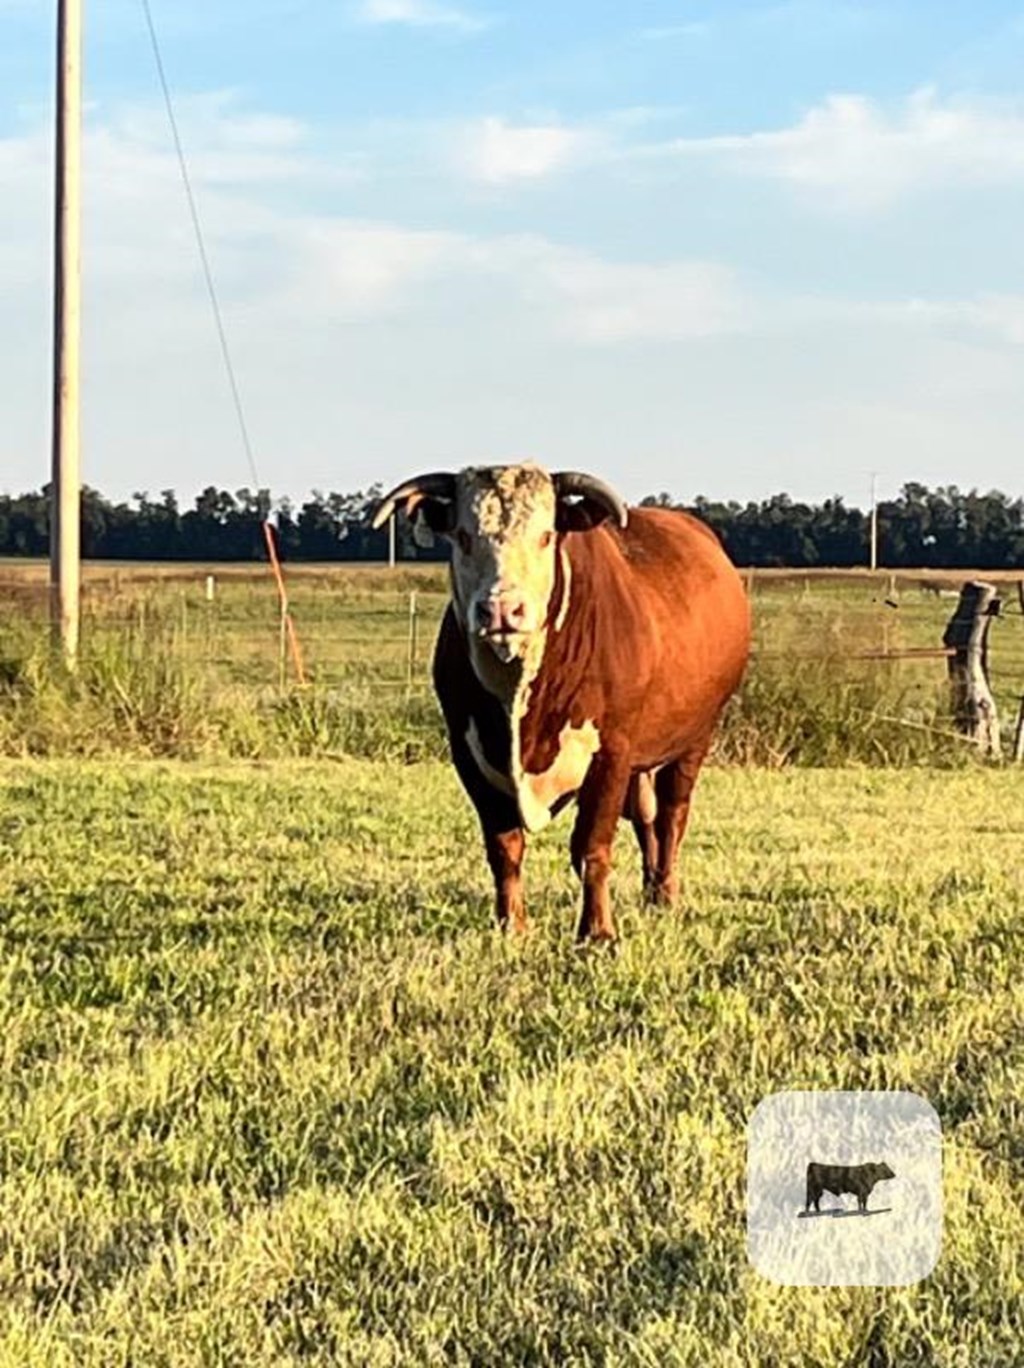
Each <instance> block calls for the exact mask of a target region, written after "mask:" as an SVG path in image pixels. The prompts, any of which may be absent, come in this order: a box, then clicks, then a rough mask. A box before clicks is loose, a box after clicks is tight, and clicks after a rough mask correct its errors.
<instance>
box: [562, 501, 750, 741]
mask: <svg viewBox="0 0 1024 1368" xmlns="http://www.w3.org/2000/svg"><path fill="white" fill-rule="evenodd" d="M589 535H591V536H595V534H589ZM598 536H600V537H601V541H600V542H599V541H598V540H597V537H598ZM575 551H576V548H574V553H575ZM580 551H581V552H582V553H583V554H584V557H585V559H584V562H583V564H581V566H580V569H581V570H583V571H584V573H586V570H587V569H589V570H590V573H591V574H593V575H594V576H595V577H597V578H603V579H605V580H607V581H608V582H609V583H610V585H612V586H614V587H613V588H609V587H608V586H607V585H606V586H605V591H604V592H603V593H600V594H599V597H600V598H601V599H602V600H604V601H606V602H607V603H608V604H609V605H610V606H609V610H608V612H609V616H610V617H611V618H612V621H610V622H608V623H606V624H604V626H605V630H604V631H602V632H601V634H600V635H601V637H602V639H603V640H605V641H606V642H607V643H608V650H609V661H608V668H609V669H610V670H611V671H616V670H617V671H619V672H620V673H621V672H623V670H624V667H625V669H628V671H629V674H630V677H631V678H635V679H637V680H640V681H642V688H643V694H644V697H643V707H642V714H641V717H640V718H639V719H636V718H634V719H633V722H632V727H633V730H634V732H635V735H636V744H637V745H638V746H640V747H641V748H642V747H643V746H644V745H647V746H648V747H654V748H655V749H657V747H658V746H660V745H663V744H665V742H666V739H667V738H669V737H671V736H672V735H673V734H675V735H677V737H678V739H679V741H680V742H682V743H685V742H686V741H687V738H688V737H691V736H692V740H693V741H694V743H695V744H696V743H697V742H699V739H700V737H701V736H702V735H703V734H705V733H707V732H709V731H710V729H711V728H712V727H713V726H714V723H715V721H716V719H717V717H718V714H719V713H720V712H721V709H722V707H723V705H724V704H725V702H726V700H727V699H728V698H729V696H730V695H731V694H732V693H733V691H734V690H735V689H736V687H737V686H738V684H739V682H740V680H741V678H742V676H743V671H744V669H745V667H746V663H747V658H748V655H749V650H750V608H749V603H748V600H747V595H746V591H745V589H744V586H743V582H742V580H741V579H740V576H739V574H738V573H737V571H736V568H735V566H734V565H733V564H732V562H731V561H730V560H729V558H728V556H727V555H726V553H725V551H724V549H723V548H722V546H721V544H720V543H719V541H718V539H717V538H716V537H715V535H714V533H712V532H711V530H710V529H709V528H708V527H706V526H705V525H704V524H703V523H701V522H699V521H698V520H697V519H696V518H693V517H691V516H690V515H689V514H686V513H683V512H680V511H677V510H673V509H648V508H637V509H631V510H630V514H629V523H628V525H627V527H626V528H624V529H623V530H621V531H618V530H616V531H611V530H608V531H603V530H602V532H600V533H598V534H596V536H595V540H594V541H593V542H591V543H590V545H589V546H587V545H586V544H584V545H582V546H581V547H580ZM574 559H575V554H574ZM587 561H589V562H590V565H589V566H587ZM638 723H639V725H638ZM654 758H656V757H654Z"/></svg>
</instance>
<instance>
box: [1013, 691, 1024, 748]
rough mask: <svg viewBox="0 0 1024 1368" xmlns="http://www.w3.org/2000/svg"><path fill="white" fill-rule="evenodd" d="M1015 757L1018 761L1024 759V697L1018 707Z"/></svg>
mask: <svg viewBox="0 0 1024 1368" xmlns="http://www.w3.org/2000/svg"><path fill="white" fill-rule="evenodd" d="M1013 758H1014V760H1016V761H1017V762H1018V763H1019V762H1020V761H1021V760H1024V698H1021V700H1020V707H1019V708H1018V709H1017V725H1016V727H1014V729H1013Z"/></svg>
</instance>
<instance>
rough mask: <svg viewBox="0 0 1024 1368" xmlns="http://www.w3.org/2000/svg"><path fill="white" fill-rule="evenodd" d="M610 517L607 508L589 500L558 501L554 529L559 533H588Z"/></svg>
mask: <svg viewBox="0 0 1024 1368" xmlns="http://www.w3.org/2000/svg"><path fill="white" fill-rule="evenodd" d="M610 517H611V514H610V513H609V512H608V510H607V508H605V507H604V506H603V505H602V504H595V503H594V502H593V501H592V500H590V499H559V500H558V503H557V504H556V505H555V527H556V529H557V530H558V531H559V532H589V531H590V529H591V528H592V527H600V526H601V524H602V523H603V522H607V521H608V519H609V518H610Z"/></svg>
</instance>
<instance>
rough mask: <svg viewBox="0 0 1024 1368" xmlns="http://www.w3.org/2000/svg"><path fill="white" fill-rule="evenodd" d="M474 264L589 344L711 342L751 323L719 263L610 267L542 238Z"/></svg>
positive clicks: (485, 247) (493, 246)
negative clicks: (509, 283)
mask: <svg viewBox="0 0 1024 1368" xmlns="http://www.w3.org/2000/svg"><path fill="white" fill-rule="evenodd" d="M475 260H476V261H477V262H478V263H479V264H480V265H482V266H484V267H485V268H489V269H492V270H497V271H498V272H500V273H503V274H506V275H508V276H510V277H512V278H513V280H514V281H515V282H516V284H517V288H518V290H520V291H521V292H522V294H523V296H524V297H525V298H526V299H527V300H528V301H530V302H532V303H533V304H534V305H535V306H539V307H540V308H541V309H542V310H543V311H545V312H547V313H548V314H549V315H550V316H551V318H552V320H553V324H554V326H555V327H556V329H557V330H558V331H560V332H562V333H563V334H567V335H569V336H571V337H574V338H576V339H577V340H579V341H582V342H586V343H597V344H607V343H616V342H627V341H635V340H639V339H647V340H662V341H669V340H681V339H687V338H697V337H709V336H712V335H715V334H721V333H728V332H735V331H738V330H742V329H743V328H744V327H746V326H747V325H748V324H749V323H750V321H751V309H750V305H749V301H747V300H746V299H745V297H744V294H743V291H742V289H741V288H740V285H739V283H738V281H737V279H736V277H735V275H734V273H733V272H732V271H730V270H728V268H726V267H724V266H721V265H718V264H717V263H714V262H704V261H667V262H661V263H649V262H628V261H626V262H619V261H608V260H605V259H604V258H602V257H600V256H598V255H596V254H595V253H592V252H588V251H584V250H581V249H579V248H571V247H562V246H558V245H556V244H554V243H551V242H548V241H547V240H545V239H544V238H538V237H522V238H499V239H497V240H494V241H492V242H489V243H482V244H478V245H477V247H476V250H475Z"/></svg>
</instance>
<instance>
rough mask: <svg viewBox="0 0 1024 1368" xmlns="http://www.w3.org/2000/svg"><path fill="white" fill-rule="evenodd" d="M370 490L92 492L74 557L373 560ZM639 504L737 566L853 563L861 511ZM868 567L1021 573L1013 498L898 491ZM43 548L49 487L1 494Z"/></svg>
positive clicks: (7, 536)
mask: <svg viewBox="0 0 1024 1368" xmlns="http://www.w3.org/2000/svg"><path fill="white" fill-rule="evenodd" d="M380 494H381V489H380V486H379V485H372V486H370V487H369V488H368V489H365V490H359V491H357V492H355V493H351V494H338V493H329V494H323V493H321V492H320V491H318V490H314V491H313V493H312V494H311V496H310V497H309V498H308V499H307V500H305V502H303V503H301V504H296V503H294V502H293V501H292V500H290V499H286V498H282V499H275V498H273V497H272V496H271V493H270V491H269V490H266V489H260V490H256V491H253V490H250V489H239V490H236V491H235V492H233V493H232V492H231V491H229V490H226V489H217V488H215V487H214V486H213V485H210V486H209V487H208V488H206V489H204V490H203V492H202V493H201V494H199V495H198V496H197V497H196V499H195V500H194V503H193V506H192V507H191V508H182V507H181V506H180V505H179V503H178V499H177V496H176V495H175V493H174V491H173V490H170V489H165V490H163V491H161V493H160V494H159V495H158V496H157V497H156V498H150V496H149V494H148V493H147V492H142V493H137V494H135V495H133V497H132V498H131V500H129V501H127V502H122V503H114V502H112V501H110V500H108V499H106V498H104V497H103V495H102V494H100V493H98V492H97V491H96V490H94V489H89V488H85V489H83V491H82V552H83V555H85V556H87V557H90V558H100V559H109V560H196V561H244V560H256V559H261V558H263V557H264V556H265V555H266V550H265V543H264V533H263V523H264V522H265V521H266V520H267V519H268V518H269V519H270V520H271V521H272V522H273V524H274V526H275V528H276V535H277V542H278V546H279V549H280V554H281V557H282V559H285V560H313V561H333V560H336V561H347V560H378V561H379V560H384V559H386V557H387V554H388V537H387V532H386V531H381V532H371V531H370V529H369V527H368V526H367V515H368V514H369V513H370V511H371V510H372V509H373V507H374V505H375V503H376V501H377V499H378V498H379V497H380ZM641 503H642V504H645V505H648V506H651V505H653V506H658V507H680V508H687V509H688V510H689V511H690V512H693V513H695V514H696V515H697V516H698V517H700V518H701V519H703V521H704V522H706V523H708V524H709V525H710V526H711V527H712V528H713V529H714V530H715V532H716V533H717V534H718V536H719V537H720V538H721V540H722V542H723V543H724V545H725V548H726V550H727V551H728V552H729V554H730V556H731V557H732V558H733V560H734V561H736V563H737V564H739V565H757V566H790V567H793V568H794V569H803V568H809V567H813V566H853V565H864V564H865V563H866V561H867V558H868V543H869V522H870V517H869V514H868V513H866V512H864V511H863V510H861V509H858V508H851V507H847V505H846V504H845V503H844V502H843V500H842V499H841V498H838V497H837V498H831V499H826V500H824V502H823V503H820V504H809V503H801V502H799V501H797V500H794V499H791V498H790V497H789V496H788V495H787V494H774V495H772V496H771V498H768V499H763V500H760V501H754V500H751V501H748V502H747V503H740V502H737V501H729V502H724V503H723V502H719V501H715V500H712V499H707V498H704V497H703V496H701V497H698V498H697V499H696V500H695V501H694V502H693V503H692V504H683V503H679V502H677V501H676V500H674V499H673V498H672V497H671V496H670V495H669V494H667V493H660V494H655V495H650V496H648V497H647V498H645V499H643V500H641ZM396 533H397V544H398V553H399V556H400V557H401V558H402V559H403V560H411V559H414V558H415V559H419V560H431V559H433V560H437V559H444V558H445V556H446V551H445V549H444V546H443V544H441V543H440V542H439V543H438V545H437V546H436V547H435V548H434V549H433V550H426V549H424V548H422V547H417V546H416V545H415V544H414V542H413V540H412V535H411V529H410V527H409V525H408V523H407V522H406V520H405V519H404V518H402V517H400V518H399V519H398V522H397V526H396ZM878 544H879V563H880V564H883V565H886V566H890V567H893V568H900V567H917V566H930V567H942V568H949V569H962V568H975V569H1009V568H1014V567H1017V566H1021V565H1024V499H1021V498H1019V497H1018V498H1015V499H1011V498H1010V497H1009V496H1008V495H1006V494H1003V493H1001V492H1000V491H998V490H990V491H988V492H987V493H980V492H979V491H977V490H970V491H968V492H964V491H962V490H960V489H958V488H957V487H956V486H955V485H945V486H940V487H938V488H935V489H929V488H928V487H927V486H925V485H923V484H917V483H909V484H905V485H904V486H903V488H902V490H901V491H900V493H899V496H898V497H897V498H895V499H892V500H888V501H885V502H882V503H880V504H879V505H878ZM48 547H49V489H48V487H46V486H44V488H43V489H42V490H40V491H39V492H37V493H31V494H20V495H0V556H45V555H46V554H47V552H48Z"/></svg>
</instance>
